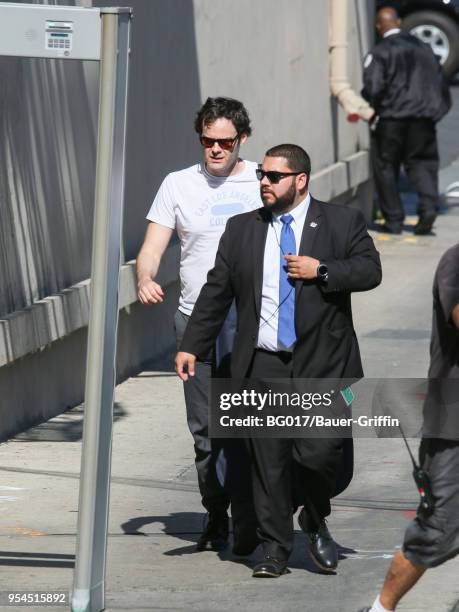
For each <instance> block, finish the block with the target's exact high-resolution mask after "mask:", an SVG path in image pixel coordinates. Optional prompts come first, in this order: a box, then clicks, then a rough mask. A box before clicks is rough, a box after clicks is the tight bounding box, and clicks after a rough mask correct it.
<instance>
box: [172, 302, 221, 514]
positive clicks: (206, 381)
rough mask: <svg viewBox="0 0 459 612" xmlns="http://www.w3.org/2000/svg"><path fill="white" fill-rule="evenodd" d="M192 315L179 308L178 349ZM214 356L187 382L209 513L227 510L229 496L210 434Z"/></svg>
mask: <svg viewBox="0 0 459 612" xmlns="http://www.w3.org/2000/svg"><path fill="white" fill-rule="evenodd" d="M188 319H189V317H188V316H187V315H185V314H183V313H182V312H180V310H177V312H176V313H175V317H174V323H175V333H176V339H177V348H179V346H180V342H181V341H182V338H183V334H184V333H185V328H186V326H187V323H188ZM211 375H212V355H209V356H208V358H207V359H206V360H205V361H198V362H197V363H196V369H195V375H194V376H193V377H192V378H191V377H190V378H189V379H188V381H187V382H185V383H183V390H184V393H185V406H186V414H187V421H188V428H189V430H190V432H191V435H192V436H193V440H194V450H195V464H196V470H197V472H198V483H199V490H200V492H201V497H202V505H203V506H204V508H205V509H206V510H207V511H208V512H220V511H226V510H227V508H228V506H229V498H228V495H227V494H226V492H225V490H224V489H223V487H222V485H221V484H220V482H219V480H218V478H217V471H216V468H215V465H216V461H217V458H218V452H219V450H220V449H219V448H218V447H216V445H214V447H213V446H212V445H211V441H210V439H209V437H208V424H209V416H208V411H209V405H208V397H209V387H210V378H211Z"/></svg>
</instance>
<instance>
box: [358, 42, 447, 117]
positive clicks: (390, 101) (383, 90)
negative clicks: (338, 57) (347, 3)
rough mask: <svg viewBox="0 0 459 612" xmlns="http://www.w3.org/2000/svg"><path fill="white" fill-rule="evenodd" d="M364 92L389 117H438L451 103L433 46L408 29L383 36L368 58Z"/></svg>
mask: <svg viewBox="0 0 459 612" xmlns="http://www.w3.org/2000/svg"><path fill="white" fill-rule="evenodd" d="M363 85H364V87H363V90H362V96H363V97H364V98H365V100H367V101H368V102H369V103H370V104H371V106H372V107H373V108H374V109H375V110H376V114H377V115H379V116H380V117H381V118H386V119H389V118H391V119H420V118H424V119H432V120H433V121H438V120H439V119H441V118H442V117H443V115H445V114H446V113H447V112H448V110H449V109H450V107H451V98H450V95H449V90H448V84H447V82H446V78H445V77H444V75H443V70H442V69H441V67H440V64H439V63H438V60H437V58H436V57H435V55H434V54H433V52H432V50H431V48H430V47H429V46H428V45H427V44H425V43H423V42H422V41H420V40H419V39H418V38H416V37H415V36H412V35H411V34H407V33H406V32H399V33H397V34H391V35H389V36H386V37H385V38H383V39H381V40H380V41H379V42H378V43H377V44H376V45H375V47H374V49H373V51H372V52H371V53H369V54H368V55H367V57H366V58H365V61H364V72H363Z"/></svg>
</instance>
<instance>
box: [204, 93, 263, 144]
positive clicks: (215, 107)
mask: <svg viewBox="0 0 459 612" xmlns="http://www.w3.org/2000/svg"><path fill="white" fill-rule="evenodd" d="M221 118H224V119H229V120H230V121H232V122H233V125H234V127H235V128H236V131H237V134H238V136H241V135H242V134H247V136H250V134H251V133H252V128H251V127H250V118H249V115H248V113H247V110H246V109H245V107H244V105H243V104H242V102H239V100H234V99H233V98H207V100H206V101H205V102H204V104H203V105H202V106H201V108H200V109H199V111H198V112H197V113H196V118H195V120H194V129H195V130H196V132H197V133H198V134H199V135H201V134H202V129H203V127H204V126H205V125H210V124H212V123H214V121H216V120H217V119H221Z"/></svg>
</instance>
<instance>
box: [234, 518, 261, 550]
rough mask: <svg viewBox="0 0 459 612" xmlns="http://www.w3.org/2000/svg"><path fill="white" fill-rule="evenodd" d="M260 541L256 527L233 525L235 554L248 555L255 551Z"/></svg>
mask: <svg viewBox="0 0 459 612" xmlns="http://www.w3.org/2000/svg"><path fill="white" fill-rule="evenodd" d="M259 543H260V540H259V539H258V536H257V532H256V527H244V528H238V527H237V526H236V525H234V526H233V555H236V556H238V557H248V556H250V555H251V554H252V553H253V552H254V551H255V549H256V547H257V546H258V544H259Z"/></svg>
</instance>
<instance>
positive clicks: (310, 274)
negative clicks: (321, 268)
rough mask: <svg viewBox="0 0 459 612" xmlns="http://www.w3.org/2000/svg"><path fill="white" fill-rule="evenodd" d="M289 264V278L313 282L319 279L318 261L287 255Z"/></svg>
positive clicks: (301, 256) (303, 256) (305, 256)
mask: <svg viewBox="0 0 459 612" xmlns="http://www.w3.org/2000/svg"><path fill="white" fill-rule="evenodd" d="M284 259H285V260H286V262H287V272H288V277H289V278H292V279H294V280H297V279H303V280H312V279H313V278H317V266H318V265H319V264H320V261H319V260H318V259H314V257H308V256H307V255H285V256H284Z"/></svg>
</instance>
